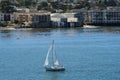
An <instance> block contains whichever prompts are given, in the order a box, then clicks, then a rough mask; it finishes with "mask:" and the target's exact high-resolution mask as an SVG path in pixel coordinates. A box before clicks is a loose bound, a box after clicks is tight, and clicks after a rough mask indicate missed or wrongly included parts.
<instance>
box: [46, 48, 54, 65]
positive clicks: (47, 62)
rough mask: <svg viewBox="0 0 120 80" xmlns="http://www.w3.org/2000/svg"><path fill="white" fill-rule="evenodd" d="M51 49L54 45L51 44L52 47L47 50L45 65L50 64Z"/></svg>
mask: <svg viewBox="0 0 120 80" xmlns="http://www.w3.org/2000/svg"><path fill="white" fill-rule="evenodd" d="M51 49H52V46H50V48H49V50H48V52H47V56H46V59H45V64H44V66H47V65H49V60H48V57H49V54H50V51H51Z"/></svg>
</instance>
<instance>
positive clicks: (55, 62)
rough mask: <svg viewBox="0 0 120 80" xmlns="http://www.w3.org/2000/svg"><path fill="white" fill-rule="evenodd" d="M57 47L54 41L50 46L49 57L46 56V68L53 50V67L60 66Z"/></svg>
mask: <svg viewBox="0 0 120 80" xmlns="http://www.w3.org/2000/svg"><path fill="white" fill-rule="evenodd" d="M54 48H55V45H54V41H53V43H52V45H51V46H50V48H49V50H48V52H47V56H46V60H45V64H44V66H48V65H49V54H50V51H51V50H52V63H53V66H58V65H59V62H58V60H57V58H56V55H55V49H54Z"/></svg>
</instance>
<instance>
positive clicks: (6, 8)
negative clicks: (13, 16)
mask: <svg viewBox="0 0 120 80" xmlns="http://www.w3.org/2000/svg"><path fill="white" fill-rule="evenodd" d="M0 8H1V9H0V10H1V12H3V13H12V12H14V11H15V9H14V5H13V4H12V3H11V2H10V1H9V0H5V1H1V3H0Z"/></svg>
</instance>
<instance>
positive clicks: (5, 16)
mask: <svg viewBox="0 0 120 80" xmlns="http://www.w3.org/2000/svg"><path fill="white" fill-rule="evenodd" d="M0 21H12V22H13V21H14V15H13V14H11V13H0Z"/></svg>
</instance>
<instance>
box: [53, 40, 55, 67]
mask: <svg viewBox="0 0 120 80" xmlns="http://www.w3.org/2000/svg"><path fill="white" fill-rule="evenodd" d="M52 61H53V66H54V63H55V53H54V40H53V42H52Z"/></svg>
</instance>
